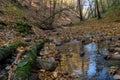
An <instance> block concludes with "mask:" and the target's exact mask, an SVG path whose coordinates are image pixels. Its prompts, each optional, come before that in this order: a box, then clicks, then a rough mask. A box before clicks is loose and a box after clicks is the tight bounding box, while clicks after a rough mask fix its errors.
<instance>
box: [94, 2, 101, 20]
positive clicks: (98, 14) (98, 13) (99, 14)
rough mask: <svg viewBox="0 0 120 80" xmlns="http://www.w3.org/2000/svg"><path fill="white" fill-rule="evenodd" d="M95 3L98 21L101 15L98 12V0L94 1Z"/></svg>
mask: <svg viewBox="0 0 120 80" xmlns="http://www.w3.org/2000/svg"><path fill="white" fill-rule="evenodd" d="M95 3H96V8H97V14H98V19H100V18H101V14H100V10H99V4H98V0H95Z"/></svg>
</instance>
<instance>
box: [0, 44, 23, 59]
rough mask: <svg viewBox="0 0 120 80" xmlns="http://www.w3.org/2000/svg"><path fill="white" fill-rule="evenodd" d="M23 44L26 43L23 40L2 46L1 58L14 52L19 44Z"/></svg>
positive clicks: (0, 49)
mask: <svg viewBox="0 0 120 80" xmlns="http://www.w3.org/2000/svg"><path fill="white" fill-rule="evenodd" d="M23 45H24V43H22V42H16V43H14V44H11V45H9V46H5V47H3V48H0V55H1V58H0V60H2V59H3V58H6V57H7V56H9V55H11V54H13V53H14V52H15V50H16V48H17V47H18V46H23Z"/></svg>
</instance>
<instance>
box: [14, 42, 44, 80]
mask: <svg viewBox="0 0 120 80" xmlns="http://www.w3.org/2000/svg"><path fill="white" fill-rule="evenodd" d="M43 44H44V40H41V41H39V42H38V43H36V44H34V45H32V46H31V47H30V49H29V50H28V52H27V53H26V57H25V58H24V59H23V60H22V61H21V62H20V63H19V64H18V66H17V69H16V71H15V73H14V76H13V78H12V80H29V75H30V71H31V68H32V66H33V64H34V63H35V61H36V58H37V52H38V51H39V50H40V49H41V48H42V47H43Z"/></svg>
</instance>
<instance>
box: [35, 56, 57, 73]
mask: <svg viewBox="0 0 120 80" xmlns="http://www.w3.org/2000/svg"><path fill="white" fill-rule="evenodd" d="M37 63H38V67H39V68H42V69H44V70H46V71H54V70H55V69H56V67H57V66H58V62H57V61H52V62H49V61H48V60H44V59H41V58H37Z"/></svg>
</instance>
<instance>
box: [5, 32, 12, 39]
mask: <svg viewBox="0 0 120 80" xmlns="http://www.w3.org/2000/svg"><path fill="white" fill-rule="evenodd" d="M6 37H7V38H8V39H12V38H14V35H13V33H10V32H8V33H6Z"/></svg>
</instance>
